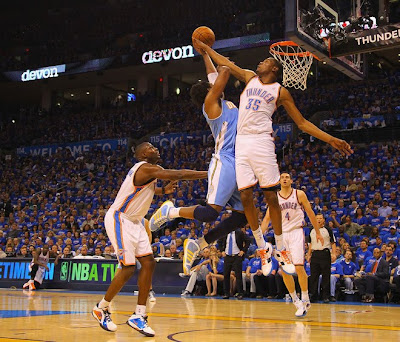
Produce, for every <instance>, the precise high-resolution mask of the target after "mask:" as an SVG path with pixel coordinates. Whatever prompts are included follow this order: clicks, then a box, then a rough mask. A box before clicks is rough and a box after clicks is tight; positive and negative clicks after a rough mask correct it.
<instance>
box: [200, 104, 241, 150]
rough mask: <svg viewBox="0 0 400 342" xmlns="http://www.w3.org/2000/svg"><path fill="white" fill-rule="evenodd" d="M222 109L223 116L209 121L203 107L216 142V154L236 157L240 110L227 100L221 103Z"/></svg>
mask: <svg viewBox="0 0 400 342" xmlns="http://www.w3.org/2000/svg"><path fill="white" fill-rule="evenodd" d="M221 107H222V111H221V115H220V116H218V117H217V118H215V119H209V118H208V115H207V113H206V112H205V111H204V105H203V115H204V116H205V118H206V120H207V123H208V125H209V126H210V129H211V132H212V135H213V137H214V140H215V153H216V154H219V153H228V154H231V155H233V156H234V155H235V140H236V128H237V122H238V109H237V107H236V106H235V105H234V104H233V103H232V102H230V101H226V100H222V101H221Z"/></svg>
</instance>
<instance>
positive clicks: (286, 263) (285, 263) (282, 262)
mask: <svg viewBox="0 0 400 342" xmlns="http://www.w3.org/2000/svg"><path fill="white" fill-rule="evenodd" d="M274 257H275V259H276V260H278V263H279V266H281V267H282V270H283V272H285V273H286V274H289V275H295V274H296V267H294V265H293V263H292V261H291V257H290V252H289V251H286V250H284V249H282V250H281V251H278V250H276V249H275V250H274Z"/></svg>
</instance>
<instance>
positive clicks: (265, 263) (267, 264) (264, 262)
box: [258, 242, 273, 277]
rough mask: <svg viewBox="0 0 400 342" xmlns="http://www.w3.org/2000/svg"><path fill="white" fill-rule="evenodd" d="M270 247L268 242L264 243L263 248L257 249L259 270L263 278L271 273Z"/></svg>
mask: <svg viewBox="0 0 400 342" xmlns="http://www.w3.org/2000/svg"><path fill="white" fill-rule="evenodd" d="M272 248H273V247H272V245H271V244H270V243H269V242H266V243H265V246H264V248H262V249H261V248H260V249H258V251H259V252H260V258H261V270H262V273H263V275H264V276H266V277H267V276H269V275H270V274H271V272H272V259H271V256H272Z"/></svg>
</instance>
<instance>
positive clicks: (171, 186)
mask: <svg viewBox="0 0 400 342" xmlns="http://www.w3.org/2000/svg"><path fill="white" fill-rule="evenodd" d="M177 183H178V181H174V182H169V183H168V185H167V186H166V187H165V188H164V190H165V194H166V195H168V194H172V193H174V192H175V190H176V184H177Z"/></svg>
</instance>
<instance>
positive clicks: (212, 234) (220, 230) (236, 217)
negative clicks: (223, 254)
mask: <svg viewBox="0 0 400 342" xmlns="http://www.w3.org/2000/svg"><path fill="white" fill-rule="evenodd" d="M246 223H247V219H246V216H245V215H244V214H243V213H238V212H237V211H234V212H233V213H232V215H231V216H230V217H228V218H226V219H225V220H223V221H221V222H220V223H219V225H218V226H216V227H215V228H214V229H211V230H210V231H209V232H208V233H207V234H206V235H204V239H205V240H206V242H207V243H209V244H210V243H213V242H214V241H217V240H218V239H220V238H222V237H224V236H226V235H228V234H229V233H230V232H233V231H234V230H236V229H238V228H242V227H243V226H244V225H245V224H246Z"/></svg>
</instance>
